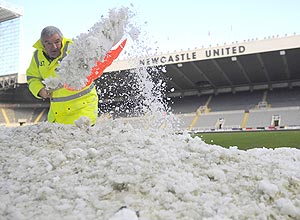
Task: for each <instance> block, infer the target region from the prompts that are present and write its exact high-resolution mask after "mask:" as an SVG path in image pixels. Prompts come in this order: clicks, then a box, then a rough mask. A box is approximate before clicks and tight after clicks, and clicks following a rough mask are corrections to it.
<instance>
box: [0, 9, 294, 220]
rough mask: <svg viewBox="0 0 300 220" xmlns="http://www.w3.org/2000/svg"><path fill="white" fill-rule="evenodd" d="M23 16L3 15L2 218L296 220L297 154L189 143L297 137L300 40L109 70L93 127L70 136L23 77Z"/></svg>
mask: <svg viewBox="0 0 300 220" xmlns="http://www.w3.org/2000/svg"><path fill="white" fill-rule="evenodd" d="M21 17H22V11H21V10H17V9H15V8H12V7H8V6H7V5H1V4H0V36H1V37H0V45H1V47H0V54H1V57H0V71H1V72H0V75H1V76H0V82H1V83H0V108H1V112H0V125H1V126H0V161H1V163H0V166H1V175H0V195H1V196H0V204H1V205H0V218H1V219H14V220H15V219H16V220H18V219H20V220H21V219H22V220H23V219H30V220H52V219H61V220H63V219H72V220H73V219H78V220H79V219H80V220H82V219H86V220H89V219H91V220H94V219H105V220H128V219H130V220H138V219H140V220H153V219H163V220H174V219H176V220H187V219H206V220H208V219H211V220H213V219H286V220H296V219H300V200H299V192H300V152H299V149H297V147H299V146H296V147H293V145H289V146H287V145H284V147H280V148H276V147H274V148H273V146H271V148H265V147H264V145H262V144H260V145H259V146H257V148H254V149H246V150H241V149H239V148H238V147H237V145H230V146H229V147H228V148H225V147H222V145H218V144H214V143H206V142H205V141H204V140H202V138H199V137H194V136H193V135H194V134H203V135H204V134H213V135H216V134H230V135H231V134H239V135H240V134H261V133H264V132H261V131H267V133H276V132H277V130H279V131H284V132H285V133H290V132H294V131H299V127H300V109H299V108H300V98H299V95H300V73H299V70H300V64H299V62H298V60H299V58H300V57H299V56H300V35H296V34H295V35H292V36H283V37H279V36H274V37H273V36H272V37H268V38H265V39H261V40H258V39H251V40H246V41H244V42H232V43H231V44H228V45H227V44H226V45H216V46H214V47H202V48H195V49H192V50H185V51H174V52H170V53H169V52H168V53H161V54H155V55H149V56H145V57H134V58H132V59H123V60H122V59H119V60H116V61H115V62H114V63H113V64H112V65H111V66H109V67H108V68H107V69H106V71H105V73H104V74H103V75H102V76H101V77H100V78H99V79H97V80H96V81H95V84H96V86H97V89H98V94H99V98H100V99H99V100H100V102H99V119H101V121H99V122H100V123H96V124H95V125H94V126H90V125H89V124H76V126H75V125H65V124H59V123H49V122H47V121H46V118H47V111H48V109H49V102H48V101H47V100H38V99H36V98H34V97H33V96H32V95H31V93H30V92H29V90H28V86H27V83H26V80H25V79H24V78H25V77H24V74H23V76H22V74H20V73H21V72H22V71H21V70H20V69H21V68H20V67H21V66H22V64H21V57H22V55H21V54H22V53H21V51H20V50H19V47H20V42H21V40H20V39H21V31H20V30H21V28H20V27H21ZM72 64H73V63H72ZM145 70H146V71H145ZM137 73H138V74H137ZM139 74H140V75H142V76H141V78H142V79H143V80H144V81H142V82H138V81H139V80H140V79H141V78H138V77H136V76H137V75H139ZM147 80H150V81H151V83H150V84H151V86H150V87H149V88H151V89H153V90H154V91H150V95H151V96H152V98H153V99H150V102H147V103H146V104H147V107H151V105H154V104H156V103H154V101H153V100H160V101H161V102H160V104H162V105H160V107H161V106H165V104H166V106H167V107H166V108H163V110H164V111H165V112H158V113H159V114H158V116H159V117H158V119H159V123H158V124H156V123H155V122H156V121H155V120H156V118H155V114H154V113H155V112H152V113H153V114H152V115H147V112H146V111H145V112H143V108H140V107H141V106H140V105H139V103H140V102H141V100H140V99H142V98H143V96H145V95H146V93H147V92H149V91H144V90H143V89H142V90H139V88H137V84H138V83H142V84H147V83H148V81H147ZM152 85H155V86H154V87H152ZM144 86H145V87H142V88H145V90H147V89H148V87H147V85H144ZM156 91H159V93H157V96H156V97H155V95H156V94H155V92H156ZM161 95H162V96H161ZM152 101H153V102H152ZM160 110H161V109H160ZM161 113H163V114H161ZM148 116H150V117H148ZM161 116H163V117H164V118H163V120H161V119H162V118H161ZM169 116H170V118H171V119H174V118H175V119H180V120H179V122H180V123H179V125H178V127H176V130H175V131H174V128H173V127H171V126H170V127H169V126H168V125H169V124H168V122H169V121H168V117H169ZM173 116H175V117H174V118H173ZM170 121H172V120H170ZM128 122H130V123H128ZM131 122H132V123H131ZM139 122H142V123H139ZM152 122H154V123H152ZM161 122H162V123H161ZM157 125H158V126H157ZM178 129H179V130H178ZM274 130H276V131H275V132H274ZM252 131H254V132H252ZM269 131H272V132H269ZM286 131H288V132H286ZM297 135H298V136H296V139H297V140H299V138H298V137H299V133H297ZM230 138H231V137H230ZM238 138H239V139H242V138H241V137H238ZM250 141H252V142H254V141H255V140H254V138H253V139H251V140H250ZM283 141H284V143H288V141H289V140H287V138H285V139H284V140H283ZM265 142H270V141H269V140H266V139H265Z"/></svg>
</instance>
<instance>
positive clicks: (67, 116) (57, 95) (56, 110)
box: [26, 38, 98, 124]
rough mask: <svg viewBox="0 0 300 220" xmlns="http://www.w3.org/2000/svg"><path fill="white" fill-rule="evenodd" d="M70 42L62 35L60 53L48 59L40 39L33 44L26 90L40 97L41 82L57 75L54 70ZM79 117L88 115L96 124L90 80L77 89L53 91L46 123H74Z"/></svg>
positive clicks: (95, 100)
mask: <svg viewBox="0 0 300 220" xmlns="http://www.w3.org/2000/svg"><path fill="white" fill-rule="evenodd" d="M71 43H72V40H70V39H67V38H63V40H62V48H61V55H60V56H59V57H57V58H56V59H54V60H53V61H51V62H50V61H49V60H48V59H47V58H46V57H45V55H44V53H45V51H46V50H45V49H44V47H43V45H42V42H41V41H40V40H38V41H37V42H36V43H35V44H34V45H33V47H34V48H36V51H35V52H34V53H33V56H32V59H31V63H30V66H29V68H28V69H27V71H26V75H27V83H28V85H29V90H30V91H31V93H32V94H33V95H34V96H35V97H36V98H39V99H41V97H40V96H39V95H38V93H39V91H40V90H41V89H42V88H43V87H44V84H43V83H42V81H43V80H44V79H46V78H48V77H50V76H51V77H56V74H55V69H56V68H57V66H58V64H59V62H60V61H61V60H62V59H63V58H64V57H65V56H66V55H67V53H68V45H69V44H71ZM78 74H80V73H78ZM81 116H86V117H88V118H89V119H90V121H91V123H92V124H95V123H96V119H97V117H98V95H97V91H96V89H95V86H94V84H93V83H92V84H91V85H90V86H87V87H85V88H83V89H82V90H79V91H70V90H68V89H65V88H61V89H58V90H56V91H54V92H53V95H52V99H50V109H49V112H48V121H49V122H57V123H62V124H74V122H75V121H76V120H78V119H79V118H80V117H81Z"/></svg>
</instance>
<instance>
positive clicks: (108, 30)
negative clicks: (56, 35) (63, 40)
mask: <svg viewBox="0 0 300 220" xmlns="http://www.w3.org/2000/svg"><path fill="white" fill-rule="evenodd" d="M132 17H133V12H132V11H131V10H130V8H128V7H120V8H113V9H111V10H110V11H109V13H108V17H104V16H102V19H101V20H100V21H98V22H96V23H95V24H94V25H93V26H92V27H91V28H90V30H89V31H88V32H87V33H81V34H79V35H78V36H76V37H75V38H74V39H73V44H71V45H70V47H69V50H70V52H69V54H68V56H66V57H65V58H64V59H63V60H62V61H61V62H60V65H59V68H57V71H56V75H57V78H53V77H49V78H47V79H45V80H44V84H45V85H46V86H47V88H48V89H57V88H59V87H61V85H67V86H68V87H69V88H72V89H75V90H79V89H82V88H83V87H85V84H86V83H87V76H88V75H90V72H91V69H92V67H93V66H94V65H95V64H96V62H97V61H103V59H104V57H105V55H106V53H107V52H108V51H109V50H110V49H112V48H113V47H114V46H115V45H116V44H117V43H118V42H119V41H120V40H121V39H122V38H123V37H124V35H125V34H127V35H129V36H131V37H132V39H136V38H137V36H136V35H137V34H138V30H137V28H136V27H134V26H132V25H131V24H130V19H132Z"/></svg>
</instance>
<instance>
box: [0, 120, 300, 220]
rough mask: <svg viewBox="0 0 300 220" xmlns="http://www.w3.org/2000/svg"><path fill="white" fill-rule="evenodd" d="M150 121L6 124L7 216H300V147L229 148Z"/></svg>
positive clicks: (2, 182)
mask: <svg viewBox="0 0 300 220" xmlns="http://www.w3.org/2000/svg"><path fill="white" fill-rule="evenodd" d="M148 121H149V120H148V119H145V120H140V121H139V122H138V123H139V124H137V125H135V124H134V123H133V121H130V120H125V119H115V120H112V119H106V118H99V121H98V122H97V123H96V125H95V126H93V127H88V126H86V127H84V126H80V127H77V126H75V125H74V126H73V125H60V124H51V123H46V122H44V123H39V124H36V125H31V126H24V127H15V128H5V127H0V130H1V131H0V155H1V157H0V158H1V176H0V194H1V197H0V204H1V205H0V213H2V214H1V217H2V219H45V220H46V219H109V218H112V216H114V215H116V214H115V212H117V211H118V210H119V208H120V207H122V206H127V207H128V208H130V210H132V211H139V213H140V217H139V219H148V220H150V219H164V220H168V219H172V220H173V219H270V218H274V219H299V218H300V197H299V193H300V152H299V150H297V149H293V148H280V149H275V150H273V149H264V148H262V149H251V150H248V151H241V150H238V149H237V148H236V147H231V148H230V149H225V148H222V147H220V146H216V145H209V144H206V143H204V142H203V141H202V140H201V139H200V138H192V137H191V136H190V135H189V134H187V133H184V134H176V133H174V132H172V129H166V128H159V127H148V126H147V123H148ZM135 123H137V122H135ZM115 217H116V216H115ZM116 219H118V218H117V217H116ZM120 219H122V218H120ZM123 219H126V218H125V217H124V218H123Z"/></svg>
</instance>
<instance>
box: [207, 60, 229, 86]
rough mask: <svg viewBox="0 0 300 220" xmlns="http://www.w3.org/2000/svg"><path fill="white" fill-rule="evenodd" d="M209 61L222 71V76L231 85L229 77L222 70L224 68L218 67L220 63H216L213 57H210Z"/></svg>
mask: <svg viewBox="0 0 300 220" xmlns="http://www.w3.org/2000/svg"><path fill="white" fill-rule="evenodd" d="M211 61H212V63H213V64H214V65H215V66H216V67H217V69H218V70H219V71H220V72H221V73H222V75H223V76H224V78H225V79H226V81H227V82H228V83H229V84H230V85H231V86H232V85H233V83H232V81H231V80H230V79H229V77H228V76H227V74H226V73H225V72H224V70H223V69H222V68H221V67H220V65H219V64H218V62H217V61H216V60H215V59H212V60H211Z"/></svg>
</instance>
